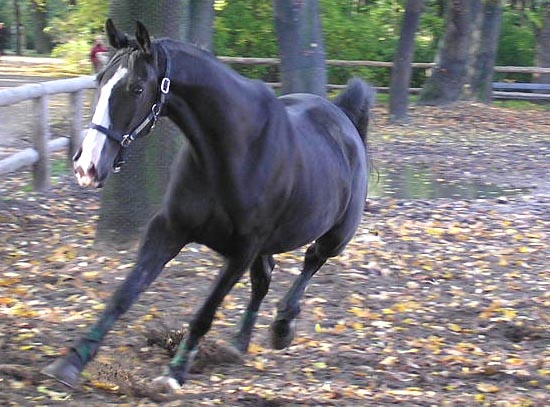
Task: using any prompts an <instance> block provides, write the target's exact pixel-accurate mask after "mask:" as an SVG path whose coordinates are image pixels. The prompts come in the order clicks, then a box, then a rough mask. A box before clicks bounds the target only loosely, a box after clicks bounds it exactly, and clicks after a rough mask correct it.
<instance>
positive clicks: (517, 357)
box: [0, 107, 550, 406]
mask: <svg viewBox="0 0 550 407" xmlns="http://www.w3.org/2000/svg"><path fill="white" fill-rule="evenodd" d="M461 109H463V107H461ZM476 109H478V108H477V107H476ZM476 109H471V108H470V109H469V110H467V113H464V115H469V114H473V115H476V114H477V113H476V111H475V110H476ZM453 111H454V113H453ZM422 112H425V113H423V115H421V116H419V117H421V119H422V120H421V121H422V122H423V123H421V124H420V123H413V124H411V125H408V126H404V127H399V126H390V125H386V124H385V123H382V124H381V127H380V128H378V129H376V130H375V133H374V134H373V138H372V140H373V147H374V148H375V149H377V154H376V155H375V158H376V159H377V160H378V161H379V162H381V163H382V164H381V165H383V166H384V167H388V168H389V167H392V166H393V167H402V166H403V165H405V164H406V163H407V162H420V163H421V164H422V163H429V166H426V165H425V164H422V165H424V166H425V167H427V168H434V172H433V174H434V176H436V177H437V180H438V182H440V183H442V182H446V183H449V182H452V181H453V179H459V180H461V179H462V178H464V179H466V178H469V177H489V178H491V177H493V181H494V180H495V177H497V178H496V180H497V181H499V182H500V181H501V180H512V181H513V180H514V177H523V176H527V177H528V178H526V180H525V182H526V183H529V185H531V184H533V179H535V178H541V177H536V176H535V175H537V174H538V173H537V171H540V174H542V173H545V172H544V171H546V172H547V169H546V170H544V171H542V170H543V169H544V168H546V167H544V165H546V166H547V163H545V162H544V160H540V162H539V161H537V162H532V161H530V162H529V165H526V166H524V167H521V170H520V169H518V166H517V165H516V164H517V163H518V161H521V160H522V159H523V158H522V157H524V155H522V152H523V151H527V152H529V151H530V150H531V149H533V148H539V147H541V146H546V145H547V143H548V140H547V139H548V137H547V135H544V134H542V135H541V134H539V133H537V134H534V133H532V132H531V131H530V130H529V126H524V125H523V124H524V123H523V124H522V126H523V130H521V132H520V131H519V130H518V129H516V130H513V131H515V132H516V133H514V134H515V135H516V136H517V139H518V140H517V144H518V145H517V146H509V145H507V143H508V141H509V140H508V138H509V137H510V135H509V134H508V133H507V132H505V131H502V132H500V131H499V132H498V133H494V134H493V133H492V132H488V131H486V130H484V131H480V130H479V129H476V128H475V126H472V127H470V128H469V131H471V134H470V133H468V134H463V132H458V133H457V131H455V130H454V129H450V127H449V126H451V124H452V126H456V125H457V122H456V120H455V118H454V115H456V114H457V112H456V110H454V109H449V110H448V111H447V110H432V109H430V108H426V110H422ZM491 113H493V110H491ZM496 114H500V115H503V116H506V115H507V114H508V113H507V112H504V113H503V112H501V111H500V110H497V111H496ZM441 117H444V118H445V120H446V121H447V122H448V123H446V124H442V123H441V122H440V118H441ZM534 121H536V120H534ZM539 121H540V120H539ZM449 123H451V124H449ZM483 125H484V124H483V123H481V124H480V125H479V127H483ZM452 126H451V127H452ZM538 126H539V127H540V126H541V125H540V123H539V125H538ZM448 127H449V128H448ZM497 127H498V123H497ZM539 127H537V128H539ZM507 128H508V127H506V129H507ZM540 128H542V127H540ZM545 128H548V127H545ZM434 129H435V130H434ZM502 130H504V129H502ZM377 133H378V134H377ZM381 133H384V134H383V136H384V138H385V141H384V142H383V143H381V142H380V139H382V137H381ZM386 133H387V134H386ZM472 151H476V152H477V153H478V154H476V155H475V159H472V157H473V155H470V153H471V152H472ZM527 155H532V154H530V153H529V154H527ZM512 158H513V160H512V161H513V163H512V162H511V159H512ZM522 165H523V164H522ZM497 167H498V168H497ZM411 168H416V167H414V166H412V167H411ZM500 168H509V169H510V170H509V171H506V173H505V174H502V172H503V171H501V170H500ZM497 170H498V171H497ZM516 170H517V171H516ZM466 173H468V174H466ZM457 174H458V175H457ZM501 174H502V175H501ZM499 177H502V179H501V178H499ZM417 178H418V177H417ZM541 179H542V178H541ZM3 181H4V180H3ZM25 182H28V180H27V181H25ZM71 182H72V180H70V179H67V180H65V181H63V180H62V181H61V182H60V183H59V184H58V185H57V186H56V187H55V189H54V190H53V191H52V193H51V194H50V195H48V196H39V195H36V194H32V193H31V194H29V193H27V192H22V191H21V189H20V185H21V184H22V182H21V180H20V179H19V176H17V177H15V178H14V179H12V180H11V178H10V179H7V180H6V182H5V183H4V182H3V184H2V187H3V188H7V190H6V191H4V190H3V191H2V193H3V195H2V198H3V199H4V198H5V199H4V201H0V205H2V202H8V204H7V205H5V206H0V212H1V213H0V224H1V226H2V230H3V231H4V230H6V231H9V232H8V233H7V234H5V235H9V238H4V235H0V239H1V243H2V244H1V245H0V254H1V260H0V328H1V329H0V358H1V359H2V360H3V361H7V362H10V363H11V362H13V365H12V368H11V369H8V368H6V369H2V367H1V366H0V393H1V394H9V395H15V396H20V397H21V399H22V400H27V399H26V397H28V398H29V399H32V398H36V400H37V402H40V403H41V404H51V403H52V402H51V401H50V400H52V401H53V400H63V398H64V397H66V396H67V394H66V393H65V392H63V391H60V389H62V388H58V387H55V385H54V383H53V382H49V381H47V380H45V379H44V378H38V380H37V376H33V374H32V373H33V369H34V370H36V367H38V366H42V365H45V364H46V363H47V362H49V361H51V359H52V357H54V356H57V355H58V354H59V353H60V352H61V349H62V348H63V347H64V346H69V345H70V343H71V341H72V340H74V339H75V338H76V336H77V335H78V334H80V333H82V332H84V330H85V329H86V327H87V326H89V325H90V323H91V322H92V321H93V320H94V319H95V317H96V316H97V315H98V313H99V312H101V310H102V309H103V308H104V306H105V305H104V303H105V299H106V298H108V296H109V294H110V292H112V290H113V289H114V287H115V286H116V284H118V283H119V282H120V281H121V280H122V279H123V278H124V275H125V274H126V273H127V272H128V271H129V270H130V269H131V268H132V267H133V264H134V263H133V260H134V254H133V253H132V252H120V253H117V252H114V253H107V252H101V253H98V252H97V251H96V250H95V249H94V248H93V246H92V237H93V231H94V214H95V213H96V211H97V208H98V206H99V197H98V196H97V195H94V194H90V193H87V194H88V195H85V193H84V192H83V191H81V190H79V189H77V188H76V187H74V186H70V185H72V184H71ZM522 182H523V181H522ZM29 198H32V200H31V199H29ZM89 208H92V209H89ZM303 254H304V253H303V250H301V251H300V250H298V251H295V252H292V253H286V254H283V255H280V256H276V260H277V264H278V265H277V267H276V269H275V272H274V273H273V282H272V285H271V291H270V293H269V294H268V296H267V298H266V301H265V302H264V304H263V305H262V308H261V310H260V314H259V317H258V325H257V327H256V330H255V336H254V338H253V341H252V344H251V346H250V349H249V354H248V355H247V356H245V357H244V358H243V359H244V363H243V364H239V365H229V366H225V365H220V364H214V363H211V364H210V365H209V366H208V367H209V369H207V370H206V371H205V372H203V373H196V374H193V375H192V376H191V378H190V380H189V382H188V383H187V384H186V386H185V387H184V390H183V391H182V394H180V395H179V397H191V399H190V401H189V400H187V399H181V400H185V401H189V403H188V404H189V405H197V406H199V405H215V404H219V405H246V403H248V405H267V404H269V403H271V404H270V405H277V403H280V404H281V405H285V404H284V403H286V405H327V406H330V405H335V406H336V405H337V406H347V405H350V406H351V405H363V404H364V405H380V406H384V405H392V404H396V403H402V404H403V405H438V406H453V405H478V404H479V405H495V406H530V405H548V404H549V403H550V398H549V396H548V395H549V394H550V350H549V349H550V348H549V347H548V343H549V341H550V334H548V333H547V332H550V289H549V288H550V269H549V268H548V259H549V258H550V202H549V200H548V197H545V196H543V195H536V196H535V195H518V196H511V197H508V198H506V199H505V200H504V199H501V200H497V199H473V198H472V199H458V200H457V199H446V198H443V199H435V200H400V199H392V198H387V197H386V198H375V199H372V200H371V201H370V202H369V205H368V209H367V211H366V212H365V217H364V219H363V222H362V224H361V226H360V229H359V231H358V234H357V236H356V238H355V239H354V240H353V241H352V242H351V243H350V245H349V247H348V248H347V250H346V251H345V252H344V254H343V255H342V256H340V257H337V258H334V259H331V260H330V261H329V262H328V263H327V265H326V266H324V267H323V268H322V269H321V270H320V272H319V273H318V274H317V275H316V276H315V277H314V278H313V280H312V284H311V286H310V287H309V290H308V292H307V294H306V296H305V297H304V302H303V303H302V313H301V316H300V318H299V321H298V329H297V336H296V338H295V340H294V342H293V344H292V346H290V348H288V349H286V350H284V351H273V350H272V349H271V348H270V347H269V339H268V326H269V324H270V322H271V321H272V314H273V310H274V309H275V307H276V304H277V302H278V301H279V300H280V299H281V298H282V296H283V295H284V293H285V292H286V291H287V290H288V287H290V285H291V284H292V281H293V279H294V276H295V275H297V274H299V273H300V270H301V264H302V260H303ZM220 263H221V261H220V258H219V257H216V256H214V255H213V254H212V253H211V252H209V251H207V250H205V249H204V248H202V247H199V246H190V247H189V248H188V249H186V250H185V251H184V252H183V253H182V254H181V255H180V256H178V257H177V258H176V259H174V260H173V261H172V262H170V264H169V267H168V268H167V270H165V272H164V273H163V274H162V275H161V276H160V277H159V279H158V280H157V281H156V282H155V283H154V284H153V285H152V286H151V287H150V288H149V289H148V290H147V291H146V292H145V293H144V294H143V295H142V297H141V298H140V300H139V301H138V302H137V303H136V304H135V306H134V308H133V309H132V310H131V311H130V312H129V313H128V314H127V315H126V316H124V317H123V318H122V319H121V320H120V321H119V322H118V323H117V324H116V325H115V327H114V331H113V332H112V333H111V334H110V335H108V337H107V341H106V343H105V347H103V348H102V350H101V352H100V355H103V356H107V358H106V359H105V360H104V362H103V364H102V365H101V366H102V367H101V369H103V370H101V369H100V370H97V369H96V370H95V371H94V370H93V368H91V369H90V370H91V371H90V372H89V373H90V375H89V376H88V378H89V379H88V380H87V381H84V385H83V386H82V389H80V390H77V391H75V392H72V393H71V398H72V400H77V401H76V402H79V403H80V402H81V400H90V403H91V404H94V405H95V404H97V405H104V404H120V403H127V404H130V405H138V404H140V403H141V404H143V405H157V404H158V405H168V406H171V405H170V404H167V403H168V402H166V401H156V402H155V401H151V399H152V398H154V397H155V396H154V395H152V394H151V392H149V393H147V392H145V393H147V394H145V395H143V397H147V398H148V399H147V400H140V399H139V397H142V396H136V394H141V393H139V391H140V389H142V390H144V389H149V387H148V385H147V383H148V382H147V380H148V379H152V378H153V377H156V376H157V375H158V374H159V373H160V372H161V371H162V367H163V366H165V365H166V364H167V363H168V361H169V357H168V356H167V354H166V352H165V351H163V350H159V349H157V348H156V347H153V346H149V345H147V342H146V339H145V338H144V337H143V336H144V335H145V333H146V332H147V324H149V323H151V322H154V321H159V320H160V321H164V320H167V321H170V322H171V321H176V322H177V324H176V326H181V324H182V323H183V322H185V321H189V320H190V319H191V315H192V314H193V312H194V310H195V309H196V308H197V307H198V306H199V305H200V302H201V301H202V300H203V299H204V297H205V295H206V292H207V290H208V285H209V283H210V281H212V280H213V279H215V275H216V269H217V268H218V267H219V266H220ZM249 291H250V280H249V279H247V278H245V279H243V280H242V281H240V282H239V283H238V284H237V285H236V287H235V288H234V290H233V291H232V293H231V295H230V296H229V297H227V298H226V300H225V301H224V303H223V304H222V306H221V307H220V312H219V313H218V317H219V319H217V320H216V321H215V323H214V326H213V328H212V331H211V333H210V335H212V336H213V337H214V338H216V337H219V338H222V339H224V340H228V339H229V338H230V337H231V336H232V335H233V334H234V333H235V331H236V330H237V327H238V324H239V318H240V315H241V312H242V310H243V309H244V308H245V307H246V304H247V301H248V299H249ZM172 345H173V344H172ZM172 348H173V346H172ZM172 348H171V349H172ZM120 360H123V361H130V362H129V363H128V364H129V365H128V366H123V367H118V368H116V369H115V371H118V372H119V373H121V374H122V373H123V374H128V373H131V374H132V377H134V378H135V379H136V381H135V383H134V384H127V381H128V380H126V379H124V378H122V379H121V377H119V379H121V380H119V379H117V380H118V381H117V380H114V379H113V374H114V373H113V372H111V373H112V374H111V373H109V374H111V376H109V375H108V374H107V373H106V371H105V369H107V370H109V369H111V370H112V368H113V366H116V363H117V362H119V361H120ZM209 363H210V362H209ZM14 365H16V366H24V365H25V366H28V368H27V369H26V370H25V369H21V368H20V367H17V368H13V366H14ZM21 372H23V373H21ZM124 377H126V376H124ZM128 377H130V376H128ZM142 379H143V381H140V380H142ZM125 380H126V381H125ZM39 386H42V387H39ZM125 386H126V387H125ZM130 396H132V397H134V399H130V398H129V397H130ZM1 397H2V396H0V404H1V403H2V402H3V401H4V400H3V399H2V398H1ZM129 400H131V401H132V402H129ZM181 400H175V401H173V405H174V406H175V405H178V404H176V403H179V405H181V404H185V402H184V403H181ZM134 401H135V403H134ZM254 403H255V404H254ZM262 403H263V404H262ZM20 404H21V403H20ZM23 405H24V404H23Z"/></svg>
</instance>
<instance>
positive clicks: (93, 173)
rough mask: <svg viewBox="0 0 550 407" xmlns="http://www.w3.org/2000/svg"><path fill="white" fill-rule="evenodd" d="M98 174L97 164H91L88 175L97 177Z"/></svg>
mask: <svg viewBox="0 0 550 407" xmlns="http://www.w3.org/2000/svg"><path fill="white" fill-rule="evenodd" d="M96 175H97V171H96V168H95V165H94V164H90V166H89V167H88V176H89V177H90V178H95V177H96Z"/></svg>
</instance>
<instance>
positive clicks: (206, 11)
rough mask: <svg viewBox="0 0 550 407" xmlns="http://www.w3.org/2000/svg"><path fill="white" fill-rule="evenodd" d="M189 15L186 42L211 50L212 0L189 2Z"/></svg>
mask: <svg viewBox="0 0 550 407" xmlns="http://www.w3.org/2000/svg"><path fill="white" fill-rule="evenodd" d="M189 14H190V15H189V29H188V33H187V38H186V39H187V41H189V42H191V43H193V44H196V45H198V46H199V47H202V48H207V49H212V41H213V31H214V0H190V1H189Z"/></svg>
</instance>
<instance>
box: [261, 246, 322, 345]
mask: <svg viewBox="0 0 550 407" xmlns="http://www.w3.org/2000/svg"><path fill="white" fill-rule="evenodd" d="M329 257H332V256H330V255H327V254H324V251H323V250H322V249H321V246H320V244H319V241H318V242H315V243H314V244H312V245H311V246H309V247H308V249H307V250H306V255H305V259H304V267H303V269H302V272H301V273H300V275H299V276H298V277H297V278H296V280H294V284H293V285H292V287H291V288H290V290H289V291H288V292H287V293H286V295H285V296H284V297H283V299H282V300H281V301H280V302H279V304H278V306H277V315H276V317H275V320H274V321H273V323H272V324H271V328H270V330H271V346H272V347H273V348H274V349H284V348H286V347H288V346H289V345H290V343H291V342H292V340H293V339H294V334H295V332H296V317H297V316H298V315H299V314H300V300H301V299H302V296H303V295H304V292H305V290H306V288H307V286H308V283H309V280H311V278H312V277H313V276H314V275H315V273H317V271H318V270H319V269H320V268H321V266H322V265H323V264H325V262H326V261H327V259H328V258H329Z"/></svg>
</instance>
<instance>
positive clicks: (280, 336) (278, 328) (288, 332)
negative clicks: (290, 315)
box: [271, 320, 296, 350]
mask: <svg viewBox="0 0 550 407" xmlns="http://www.w3.org/2000/svg"><path fill="white" fill-rule="evenodd" d="M295 333H296V321H295V320H292V321H290V322H288V321H286V320H278V321H274V322H273V323H272V324H271V346H272V347H273V349H277V350H281V349H284V348H287V347H289V346H290V344H291V343H292V340H293V339H294V334H295Z"/></svg>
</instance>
